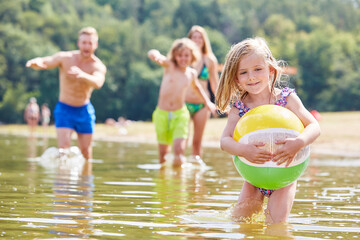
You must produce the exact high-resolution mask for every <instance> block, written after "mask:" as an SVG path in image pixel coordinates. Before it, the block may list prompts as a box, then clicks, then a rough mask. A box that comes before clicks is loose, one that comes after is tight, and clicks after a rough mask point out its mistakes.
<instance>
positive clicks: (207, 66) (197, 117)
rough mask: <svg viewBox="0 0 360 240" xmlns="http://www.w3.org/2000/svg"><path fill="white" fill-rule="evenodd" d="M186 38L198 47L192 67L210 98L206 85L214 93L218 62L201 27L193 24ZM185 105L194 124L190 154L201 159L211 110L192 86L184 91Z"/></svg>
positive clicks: (216, 84)
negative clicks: (199, 54)
mask: <svg viewBox="0 0 360 240" xmlns="http://www.w3.org/2000/svg"><path fill="white" fill-rule="evenodd" d="M188 38H190V39H191V40H192V41H194V42H195V43H196V45H197V46H198V47H199V49H200V52H201V58H200V59H199V61H197V62H196V63H195V65H194V66H193V67H194V68H195V69H196V70H197V72H198V76H197V78H198V79H199V83H200V85H201V87H202V88H203V89H204V91H205V93H206V95H207V96H208V97H209V98H210V91H209V88H208V85H210V89H211V91H212V92H213V93H214V94H215V92H216V89H217V86H218V83H219V75H218V62H217V59H216V57H215V55H214V53H213V52H212V49H211V45H210V40H209V37H208V35H207V33H206V31H205V29H204V28H203V27H201V26H198V25H195V26H193V27H192V28H191V29H190V31H189V33H188ZM186 106H187V108H188V110H189V112H190V116H191V119H192V121H193V124H194V128H193V129H194V134H193V138H192V155H193V157H194V158H195V160H198V161H202V159H201V157H202V139H203V134H204V130H205V126H206V121H207V120H208V119H209V117H210V114H211V112H210V110H209V109H208V108H206V107H205V104H204V100H203V99H202V98H201V97H200V96H199V95H198V94H196V93H195V92H194V89H192V88H189V89H188V91H187V93H186Z"/></svg>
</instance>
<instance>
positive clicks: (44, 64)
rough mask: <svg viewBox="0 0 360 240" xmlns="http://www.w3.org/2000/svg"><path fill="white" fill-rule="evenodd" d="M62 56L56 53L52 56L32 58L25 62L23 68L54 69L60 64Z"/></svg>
mask: <svg viewBox="0 0 360 240" xmlns="http://www.w3.org/2000/svg"><path fill="white" fill-rule="evenodd" d="M62 56H63V53H62V52H58V53H55V54H54V55H52V56H47V57H37V58H33V59H30V60H29V61H27V62H26V65H25V66H26V67H30V68H33V69H35V70H45V69H50V68H55V67H58V66H59V65H60V64H61V59H62Z"/></svg>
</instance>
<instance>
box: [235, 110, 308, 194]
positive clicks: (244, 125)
mask: <svg viewBox="0 0 360 240" xmlns="http://www.w3.org/2000/svg"><path fill="white" fill-rule="evenodd" d="M303 130H304V125H303V124H302V122H301V121H300V119H299V118H298V117H297V116H296V115H295V114H294V113H293V112H292V111H290V110H288V109H286V108H284V107H281V106H277V105H262V106H259V107H256V108H253V109H251V110H250V111H248V112H247V113H245V114H244V116H242V117H241V118H240V120H239V121H238V123H237V124H236V127H235V130H234V135H233V138H234V139H235V140H236V141H237V142H240V143H245V144H248V143H250V144H254V143H259V142H261V143H264V144H265V145H264V146H261V147H260V148H264V149H266V150H268V151H270V152H271V153H274V152H275V151H276V150H277V149H278V148H280V147H281V146H282V145H281V144H275V142H276V141H278V140H284V139H285V138H291V137H296V136H298V135H299V134H300V133H301V132H302V131H303ZM309 156H310V147H309V146H306V147H304V148H302V149H301V150H300V151H299V152H298V153H297V154H296V156H295V158H294V160H293V161H292V162H291V164H290V165H289V166H288V167H285V165H286V163H283V164H281V165H277V163H276V162H273V161H268V162H266V163H264V164H256V163H252V162H250V161H248V160H246V159H245V158H243V157H241V156H233V160H234V164H235V167H236V169H237V170H238V172H239V173H240V174H241V176H242V177H243V178H244V179H245V180H246V181H248V182H249V183H251V184H252V185H254V186H256V187H259V188H265V189H279V188H282V187H286V186H288V185H290V184H291V183H293V182H294V181H295V180H296V179H298V178H299V177H300V176H301V174H302V173H303V172H304V171H305V169H306V167H307V164H308V162H309Z"/></svg>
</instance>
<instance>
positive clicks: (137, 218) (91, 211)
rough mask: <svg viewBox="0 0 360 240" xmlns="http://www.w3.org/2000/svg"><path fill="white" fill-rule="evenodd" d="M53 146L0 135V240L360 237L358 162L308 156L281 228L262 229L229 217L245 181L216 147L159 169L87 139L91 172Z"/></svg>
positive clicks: (145, 156) (153, 160) (120, 146)
mask: <svg viewBox="0 0 360 240" xmlns="http://www.w3.org/2000/svg"><path fill="white" fill-rule="evenodd" d="M74 144H75V143H74ZM54 146H56V143H55V140H54V139H46V138H26V137H13V136H3V135H0V153H1V154H0V239H58V238H65V237H66V238H71V239H360V174H359V172H360V159H359V158H356V157H355V158H349V157H347V158H342V157H339V156H323V155H322V156H320V155H315V154H312V157H311V162H310V165H309V166H308V168H307V170H306V171H305V173H304V174H303V175H302V177H301V178H300V179H299V180H298V188H297V194H296V199H295V202H294V206H293V208H292V211H291V215H290V217H289V223H288V224H277V225H266V224H264V222H263V216H258V219H255V220H253V222H249V223H240V222H236V221H234V220H232V219H231V217H230V215H229V209H230V208H231V206H232V205H233V204H234V203H235V202H236V200H237V197H238V195H239V192H240V190H241V186H242V183H243V179H242V178H241V177H240V175H239V174H238V173H237V171H236V169H235V168H234V166H233V163H232V158H231V156H230V155H228V154H226V153H224V152H222V151H221V150H219V149H216V148H206V149H204V161H205V162H206V164H207V168H200V167H197V166H195V165H192V166H188V167H186V168H184V169H173V168H172V167H164V168H161V169H160V166H159V164H158V159H157V146H155V145H145V144H136V143H111V142H95V143H94V161H93V163H92V166H90V165H89V164H84V161H82V159H81V158H78V155H76V154H75V153H72V155H70V158H68V159H61V160H60V159H58V158H56V156H55V155H54V150H56V149H54ZM45 150H47V152H46V154H45V155H46V157H43V158H40V156H41V155H42V154H43V153H44V152H45ZM75 150H76V149H75ZM55 152H56V151H55Z"/></svg>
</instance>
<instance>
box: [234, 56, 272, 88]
mask: <svg viewBox="0 0 360 240" xmlns="http://www.w3.org/2000/svg"><path fill="white" fill-rule="evenodd" d="M271 69H272V68H270V67H269V65H268V64H267V63H266V62H265V60H264V58H263V57H262V56H260V55H259V54H257V53H251V54H249V55H246V56H244V57H243V58H242V59H241V60H240V62H239V66H238V71H237V73H236V80H237V82H238V84H239V85H240V87H241V88H242V89H243V90H244V91H246V92H248V93H249V94H254V95H257V94H261V93H264V92H267V91H268V92H270V79H271V75H272V74H273V73H274V71H273V70H271Z"/></svg>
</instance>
